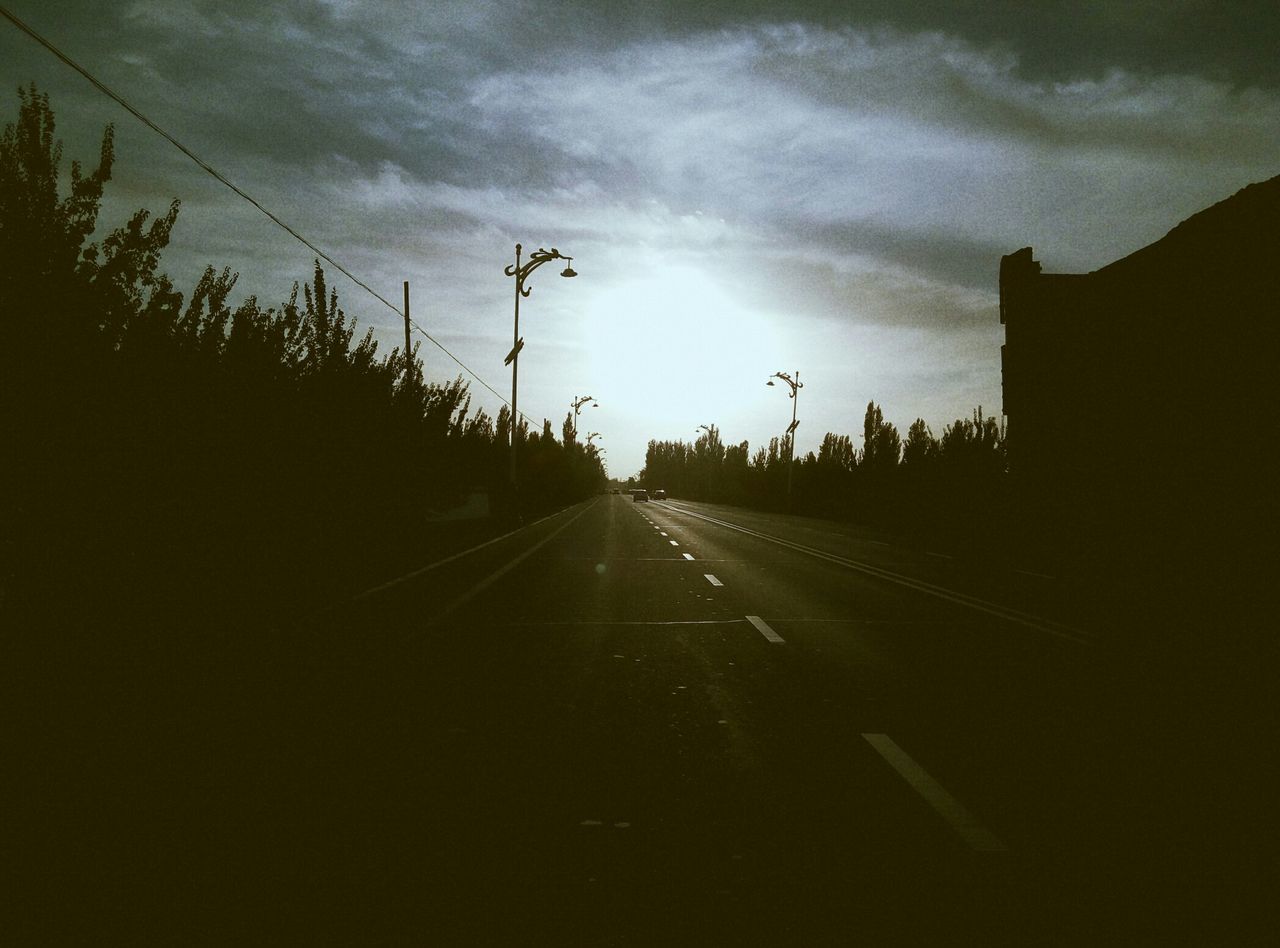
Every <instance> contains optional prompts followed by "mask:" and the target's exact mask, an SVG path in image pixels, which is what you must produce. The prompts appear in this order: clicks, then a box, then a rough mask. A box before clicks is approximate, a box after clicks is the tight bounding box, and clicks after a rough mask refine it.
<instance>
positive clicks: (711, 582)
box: [702, 573, 724, 586]
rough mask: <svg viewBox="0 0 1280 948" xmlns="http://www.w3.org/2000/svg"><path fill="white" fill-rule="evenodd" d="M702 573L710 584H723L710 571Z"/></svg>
mask: <svg viewBox="0 0 1280 948" xmlns="http://www.w3.org/2000/svg"><path fill="white" fill-rule="evenodd" d="M702 575H703V576H705V577H706V578H707V582H709V583H710V584H711V585H712V586H723V585H724V583H722V582H720V580H718V579H716V578H715V577H714V576H712V575H711V574H710V573H703V574H702Z"/></svg>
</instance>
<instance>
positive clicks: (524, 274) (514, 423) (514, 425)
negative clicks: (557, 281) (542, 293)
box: [503, 244, 578, 488]
mask: <svg viewBox="0 0 1280 948" xmlns="http://www.w3.org/2000/svg"><path fill="white" fill-rule="evenodd" d="M520 249H521V248H520V245H519V244H516V262H515V264H514V265H513V266H509V267H507V268H506V269H505V270H504V271H503V272H504V273H506V275H507V276H509V277H515V278H516V320H515V332H514V333H513V334H512V340H513V341H512V343H511V351H510V352H509V353H507V358H506V359H505V360H504V362H503V364H504V365H510V366H511V486H512V488H515V487H516V482H517V475H516V431H517V429H518V428H519V426H520V412H519V410H518V409H517V407H516V404H517V403H516V379H517V370H518V369H519V366H520V350H521V349H523V348H524V340H523V339H521V338H520V297H522V296H528V295H529V294H530V293H531V292H532V291H533V287H531V286H525V285H524V282H525V280H527V279H528V278H529V274H530V273H532V272H533V271H534V270H536V269H538V267H540V266H542V265H543V264H544V263H547V262H549V261H551V260H563V261H564V262H565V268H564V269H563V270H562V271H560V275H561V276H562V277H576V276H577V275H578V274H577V272H576V271H575V270H574V269H573V258H572V257H566V256H565V255H564V254H562V253H561V252H560V251H559V250H557V249H556V248H555V247H552V248H551V249H550V250H543V249H542V248H541V247H539V248H538V249H537V250H535V251H534V252H533V253H531V254H529V259H528V261H527V262H526V263H524V264H521V263H520Z"/></svg>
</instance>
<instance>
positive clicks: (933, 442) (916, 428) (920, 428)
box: [902, 418, 938, 470]
mask: <svg viewBox="0 0 1280 948" xmlns="http://www.w3.org/2000/svg"><path fill="white" fill-rule="evenodd" d="M937 457H938V441H937V439H936V438H934V436H933V432H932V431H930V430H929V426H928V425H926V424H925V423H924V419H923V418H917V419H916V420H915V421H913V422H912V423H911V427H910V428H908V429H907V440H906V443H904V444H903V446H902V464H903V466H904V467H907V468H911V469H913V470H916V469H919V468H922V467H923V466H924V465H926V464H930V463H932V462H933V461H935V460H937Z"/></svg>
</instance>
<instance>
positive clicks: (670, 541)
mask: <svg viewBox="0 0 1280 948" xmlns="http://www.w3.org/2000/svg"><path fill="white" fill-rule="evenodd" d="M667 542H668V543H670V544H671V545H672V546H679V545H680V544H679V543H677V542H676V541H675V540H668V541H667Z"/></svg>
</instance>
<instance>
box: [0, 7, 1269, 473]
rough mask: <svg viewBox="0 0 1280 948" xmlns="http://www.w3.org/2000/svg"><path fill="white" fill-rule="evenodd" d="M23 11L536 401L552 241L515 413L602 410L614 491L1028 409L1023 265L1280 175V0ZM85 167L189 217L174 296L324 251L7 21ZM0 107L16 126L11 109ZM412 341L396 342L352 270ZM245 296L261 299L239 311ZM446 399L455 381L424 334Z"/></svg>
mask: <svg viewBox="0 0 1280 948" xmlns="http://www.w3.org/2000/svg"><path fill="white" fill-rule="evenodd" d="M1171 5H1173V6H1174V7H1175V8H1176V11H1175V12H1176V15H1173V16H1170V17H1167V18H1165V19H1163V20H1161V19H1159V18H1158V17H1156V16H1155V15H1154V11H1155V9H1156V8H1157V7H1158V6H1159V5H1158V4H1157V5H1153V4H1147V3H1142V4H1122V3H1113V2H1102V0H1098V2H1091V0H1089V2H1086V0H1081V2H1075V0H1071V2H1068V0H1016V2H1015V0H1007V2H1006V0H992V2H990V3H983V4H955V3H953V2H949V0H917V2H913V3H901V2H900V0H859V3H857V4H832V3H829V2H825V0H777V2H764V3H750V4H743V3H741V2H725V3H712V2H705V3H690V2H686V0H679V2H676V0H653V2H651V3H644V4H626V5H623V4H602V3H599V2H598V0H593V2H589V3H588V2H578V0H557V2H555V3H550V2H541V0H530V2H527V3H522V4H518V5H517V8H518V13H519V15H518V16H515V15H513V12H512V11H513V7H512V5H511V4H510V3H496V2H484V0H458V2H449V0H439V2H432V3H419V4H404V3H391V2H386V0H341V2H336V0H330V2H312V0H297V2H293V3H289V4H264V3H261V2H259V0H131V2H129V3H124V4H104V3H100V2H97V0H59V2H58V3H54V4H50V3H48V2H41V0H8V2H7V6H8V7H10V8H11V9H12V10H13V11H14V13H15V14H16V15H18V16H19V17H21V18H23V19H24V20H26V21H27V22H28V23H30V24H31V25H32V26H33V27H34V28H35V29H37V30H38V31H40V32H41V33H43V34H44V35H45V36H47V37H48V38H49V39H50V40H51V41H53V42H54V43H55V44H57V45H58V46H60V47H61V48H62V49H63V50H64V51H65V52H66V53H67V54H68V55H70V56H71V57H73V58H74V59H76V60H78V61H80V62H81V63H82V64H83V65H84V66H86V67H87V68H88V69H90V70H91V71H92V72H93V73H95V74H96V75H97V76H98V78H99V79H101V80H102V81H103V82H105V83H107V84H108V85H109V86H111V87H112V88H114V89H116V90H117V91H118V92H120V93H121V94H123V95H124V96H125V98H127V99H128V100H130V101H131V102H132V103H133V104H134V105H135V106H136V107H138V108H139V109H141V110H142V111H143V112H145V113H146V114H147V115H149V116H150V117H151V118H152V119H153V120H154V121H156V122H158V123H159V124H160V125H161V126H163V127H165V128H166V129H168V130H169V131H170V132H171V133H173V134H174V135H175V136H176V137H177V138H178V139H179V140H181V141H182V142H183V143H184V144H186V145H187V146H188V147H190V148H192V149H193V150H194V151H195V152H196V153H197V154H199V155H201V157H202V158H204V159H205V160H206V161H208V162H209V163H210V164H212V165H213V166H214V167H216V168H218V169H219V170H220V171H222V172H223V173H224V174H225V175H226V176H227V177H228V178H229V179H230V180H232V181H234V182H236V183H237V184H238V185H239V186H241V187H242V188H244V189H245V190H246V191H248V192H249V193H250V194H252V195H254V196H255V197H256V198H258V199H259V200H261V201H262V202H263V203H264V204H265V205H266V206H268V207H270V208H271V209H272V210H273V211H274V212H276V213H277V214H278V215H279V216H281V217H282V218H283V219H284V220H286V221H288V222H289V223H290V224H291V225H293V226H294V227H296V228H297V229H298V230H299V231H300V232H302V233H304V234H306V235H307V236H308V237H309V238H310V239H312V240H313V241H314V242H315V243H316V244H318V245H319V246H321V247H323V248H325V250H326V251H327V252H329V253H331V254H332V255H333V256H334V257H335V258H336V259H338V260H340V261H342V262H343V263H344V264H345V265H346V266H348V267H349V268H350V269H352V270H353V271H354V272H356V273H357V275H358V276H359V277H360V278H361V279H362V280H364V281H365V282H367V283H368V284H369V285H370V286H372V287H374V288H375V289H376V290H377V291H378V292H379V293H381V294H382V295H383V296H385V297H387V298H388V299H391V300H393V301H395V302H396V303H397V304H398V303H399V299H400V294H401V283H402V281H404V280H408V281H409V282H410V283H411V287H412V293H413V295H412V300H413V314H414V317H415V319H416V320H417V321H418V322H419V323H421V324H422V325H423V326H424V327H426V328H427V329H428V331H430V332H431V333H432V334H433V335H435V336H436V337H437V338H438V339H439V340H440V341H441V342H443V343H444V344H445V345H447V346H448V347H449V348H450V349H451V350H452V351H453V352H454V353H455V354H456V355H457V356H458V357H459V358H461V359H462V360H463V361H464V362H466V363H467V364H468V365H469V366H470V367H471V368H472V369H474V370H475V371H476V372H477V373H478V374H479V375H480V376H481V377H482V378H484V379H485V380H486V381H487V382H488V383H489V384H490V385H492V387H493V388H494V389H495V390H496V391H497V392H498V393H501V394H500V396H499V395H494V394H492V393H491V392H489V391H488V390H487V389H485V388H484V387H482V386H481V385H479V384H477V383H473V384H472V389H471V390H472V394H473V404H474V406H475V407H476V408H483V409H484V410H485V411H486V412H488V413H489V414H490V415H495V414H496V413H497V411H498V409H499V407H500V405H501V404H502V401H501V399H502V398H507V397H509V395H510V390H511V376H510V371H509V370H508V369H505V368H504V367H503V365H502V359H503V357H504V356H505V355H506V354H507V352H508V350H509V349H510V348H511V318H512V286H511V281H510V279H509V278H506V277H504V276H503V273H502V271H503V267H505V266H506V265H507V264H509V263H511V262H513V259H514V247H515V244H516V243H517V242H519V243H522V244H523V245H524V247H525V248H526V251H529V250H532V249H534V248H537V247H539V246H545V247H548V248H550V247H553V246H555V247H558V248H559V249H561V250H562V251H563V252H564V253H566V254H572V255H573V257H574V267H575V269H576V270H578V271H579V273H580V274H581V276H579V277H578V279H576V280H560V279H559V278H558V277H557V276H556V275H555V271H554V270H553V268H552V267H551V266H550V265H548V266H547V267H545V268H543V269H541V270H539V271H538V273H537V274H536V275H535V278H534V279H533V283H534V286H535V290H534V293H533V294H532V296H531V297H530V298H529V300H528V301H527V303H526V304H525V305H522V312H521V335H523V336H524V337H525V339H526V347H525V349H524V352H523V353H522V355H521V360H520V408H521V410H522V411H523V412H524V413H526V414H527V415H528V416H530V417H531V418H532V419H533V420H534V423H535V424H541V420H542V419H543V418H547V419H550V420H551V421H552V425H553V430H554V431H555V432H556V434H557V436H559V431H560V422H561V421H562V420H563V419H564V414H565V412H566V411H567V410H568V405H569V402H570V400H571V399H572V398H573V397H574V395H575V394H577V395H581V394H593V395H595V396H597V398H598V399H599V401H600V407H599V408H598V409H588V410H589V411H590V416H589V417H590V418H591V423H590V427H589V428H587V429H586V430H590V431H599V432H601V434H602V435H603V440H602V441H601V442H600V443H601V444H603V445H604V446H605V447H607V448H608V454H607V461H608V465H609V469H610V472H611V473H613V474H615V475H619V476H623V477H625V476H627V475H628V474H632V473H635V472H636V471H637V470H638V469H639V468H640V466H641V464H642V463H643V460H644V450H645V444H646V442H647V441H648V440H649V439H650V438H657V439H677V438H685V439H692V438H693V437H694V436H695V429H696V428H697V426H698V425H701V424H715V425H717V426H718V427H719V428H720V429H721V431H722V436H723V438H724V439H725V440H726V441H728V442H739V441H742V440H747V441H749V442H750V444H751V448H752V450H754V449H755V448H757V447H760V446H761V445H763V444H765V443H766V442H767V441H768V439H769V438H770V437H772V436H776V435H778V434H780V433H781V432H782V431H783V430H784V429H785V427H786V425H787V423H788V422H789V420H790V404H789V403H788V402H787V399H786V398H785V396H784V395H782V394H780V392H779V389H778V388H776V387H775V388H766V387H765V385H764V380H765V379H766V378H767V377H768V376H769V375H771V374H772V373H774V372H777V371H787V372H795V371H797V370H799V371H800V372H801V375H802V378H803V380H804V382H805V388H804V390H803V391H802V392H801V399H800V403H799V409H800V419H801V426H800V429H799V432H798V439H797V446H798V449H799V451H800V452H805V451H809V450H814V449H816V447H817V445H818V443H819V442H820V441H821V438H822V435H823V434H824V433H825V432H827V431H833V432H836V433H838V434H851V435H853V436H854V438H855V440H857V439H858V437H859V435H860V432H861V426H862V415H863V411H864V409H865V407H866V404H867V402H868V401H870V400H872V399H874V400H875V401H876V402H877V403H879V404H880V405H881V406H882V408H883V410H884V414H885V417H886V418H887V419H888V420H890V421H892V422H893V423H894V424H896V425H897V426H898V428H899V430H900V431H903V432H905V430H906V428H907V426H909V425H910V424H911V422H912V421H913V420H914V419H915V418H917V417H922V418H924V419H925V421H926V422H927V423H928V424H929V425H930V426H931V427H932V428H933V429H934V432H935V434H940V433H941V430H942V427H943V426H944V425H946V424H947V423H949V422H951V421H954V420H955V419H956V418H957V417H961V416H967V415H968V414H969V413H970V412H971V411H972V410H973V409H974V408H975V407H976V406H978V405H982V406H983V407H984V409H985V410H986V411H987V413H988V414H998V413H999V409H1000V344H1001V343H1002V342H1003V341H1004V338H1003V329H1002V327H1001V326H1000V325H999V318H998V312H997V300H998V286H997V274H998V268H999V260H1000V255H1001V254H1004V253H1009V252H1011V251H1014V250H1017V249H1018V248H1020V247H1023V246H1027V245H1032V246H1034V247H1035V250H1036V254H1037V257H1038V258H1039V259H1040V260H1041V261H1042V262H1043V263H1044V265H1045V268H1046V270H1048V271H1059V272H1072V271H1087V270H1091V269H1096V268H1098V267H1101V266H1104V265H1106V264H1108V263H1110V262H1112V261H1113V260H1115V259H1117V258H1119V257H1121V256H1124V255H1126V254H1128V253H1131V252H1133V251H1134V250H1137V249H1138V248H1140V247H1142V246H1145V245H1146V244H1148V243H1151V242H1152V241H1155V240H1157V239H1159V238H1160V237H1162V236H1163V235H1164V234H1165V233H1166V232H1167V231H1168V230H1169V229H1170V228H1171V227H1173V226H1174V225H1176V224H1177V223H1178V222H1179V221H1181V220H1183V219H1185V218H1187V217H1189V216H1190V215H1191V214H1193V213H1195V212H1196V211H1199V210H1201V209H1202V208H1204V207H1206V206H1208V205H1209V204H1212V203H1214V202H1215V201H1218V200H1221V199H1223V198H1225V197H1227V196H1229V195H1230V194H1232V193H1234V192H1235V191H1237V190H1239V189H1240V188H1242V187H1244V186H1245V185H1247V184H1250V183H1252V182H1255V181H1261V180H1265V179H1267V178H1270V177H1272V176H1274V175H1275V174H1276V173H1277V172H1280V158H1278V157H1277V156H1280V59H1278V58H1277V57H1276V56H1275V50H1276V49H1277V48H1280V6H1277V5H1276V4H1275V3H1274V0H1214V2H1213V3H1209V2H1203V0H1185V2H1184V0H1179V2H1177V3H1176V4H1171ZM0 79H3V86H4V87H5V88H7V89H9V90H14V89H16V88H17V87H18V86H19V85H20V84H21V85H25V84H28V83H31V82H33V81H34V82H35V83H36V84H37V85H38V86H39V88H40V89H41V90H42V91H45V92H48V93H49V95H50V97H51V101H52V104H53V107H54V111H55V114H56V116H57V119H58V134H59V136H60V137H61V138H63V139H64V141H65V151H64V171H65V167H66V165H67V164H69V161H70V159H72V158H77V159H80V160H81V161H82V162H88V161H91V160H92V159H93V158H94V156H95V155H96V148H97V142H98V139H99V137H100V135H101V131H102V128H103V126H104V125H106V124H107V123H109V122H110V123H114V124H115V126H116V132H117V136H116V157H117V165H116V170H115V174H114V178H113V181H112V183H111V185H110V186H109V189H108V196H107V200H106V202H105V203H104V209H103V221H104V223H106V224H107V225H108V226H110V227H115V226H118V225H119V224H121V223H123V222H124V221H125V220H126V219H127V216H128V215H129V214H130V213H131V212H132V211H133V210H135V209H136V208H138V207H146V208H149V209H151V210H152V211H153V212H157V211H162V210H163V209H164V208H165V207H166V206H167V205H168V203H169V201H170V200H172V199H173V198H175V197H176V198H179V199H181V200H182V202H183V208H182V212H181V215H180V216H179V218H178V223H177V226H176V227H175V229H174V233H173V240H172V243H171V246H170V250H169V252H168V254H167V255H166V257H165V259H164V264H163V266H164V269H165V270H167V272H168V273H169V274H170V275H171V276H172V277H173V279H174V282H175V284H176V286H177V288H178V289H180V290H182V291H184V292H189V291H190V289H191V287H192V286H193V285H194V282H195V278H196V277H197V276H198V274H199V272H200V270H202V269H203V268H204V266H206V265H207V264H212V265H214V266H215V267H218V268H221V267H223V266H229V267H230V268H231V269H232V270H234V271H238V272H239V273H240V275H241V278H240V283H239V284H238V287H237V290H238V293H239V294H240V296H241V297H243V296H247V295H249V294H256V295H257V296H258V297H259V298H260V300H262V301H263V302H267V303H279V302H282V301H283V300H284V299H286V298H287V297H288V294H289V289H290V286H291V285H292V283H293V282H294V281H295V280H306V279H308V278H309V276H310V273H311V261H312V254H311V253H310V252H309V251H307V250H306V249H305V248H303V247H301V246H300V245H298V244H296V243H294V242H293V240H292V239H291V238H289V237H288V236H287V235H285V234H284V233H283V232H281V231H280V230H278V229H277V228H275V227H274V226H273V225H271V224H270V223H268V222H267V221H266V220H265V219H264V218H262V217H261V215H259V214H258V212H257V211H255V210H253V209H252V208H250V207H249V206H248V205H246V204H245V203H244V202H243V201H241V200H239V199H238V198H236V197H235V196H234V195H232V194H231V193H230V192H229V191H227V190H226V189H225V188H223V187H222V186H221V185H218V184H216V183H215V182H213V181H212V180H211V179H210V178H209V177H208V176H206V175H204V174H203V173H202V172H200V171H199V170H198V169H197V168H196V167H195V166H194V165H192V164H191V162H190V161H188V160H187V159H186V158H185V157H183V156H181V155H180V154H178V153H177V152H176V151H175V150H174V149H173V148H172V147H171V146H170V145H168V144H167V143H165V142H164V141H163V140H161V139H159V138H158V137H157V136H156V135H155V134H154V133H152V132H150V131H148V130H146V129H145V128H143V127H142V126H141V125H140V124H139V123H138V122H137V121H136V120H135V119H133V118H132V117H131V116H129V115H128V114H126V113H124V112H123V111H122V110H121V109H120V108H119V107H118V106H117V105H115V104H114V103H112V102H111V101H110V100H108V99H106V98H105V97H103V96H102V95H101V94H100V93H98V92H97V91H95V90H94V89H93V88H92V87H90V86H89V85H88V83H86V82H85V81H84V79H83V78H81V77H79V76H77V75H76V74H75V73H73V72H72V71H71V70H69V69H68V68H67V67H66V66H65V65H63V64H62V63H59V62H58V61H57V60H56V59H55V58H54V57H52V56H51V55H50V54H49V53H48V52H46V51H44V50H43V49H41V48H40V47H39V46H37V45H36V44H35V43H33V42H32V41H31V40H30V39H28V38H27V37H25V36H23V35H22V34H21V33H20V32H19V31H18V30H16V29H15V28H13V27H12V26H11V25H9V24H8V23H7V22H0ZM10 95H11V97H10V98H8V99H5V100H0V121H6V122H7V121H11V120H12V117H13V116H14V115H15V114H16V111H17V98H16V96H12V94H11V93H10ZM330 283H331V285H333V286H334V287H336V288H337V289H338V292H339V295H340V298H341V303H342V305H343V306H344V308H345V309H346V310H347V311H348V312H349V313H350V314H352V315H353V316H355V317H357V319H358V320H359V322H360V324H361V326H370V327H372V328H373V329H374V333H375V337H376V338H377V339H378V340H379V343H380V347H381V350H382V351H383V352H386V351H389V350H390V349H392V348H393V347H396V346H398V345H400V344H402V340H403V328H402V325H401V324H400V323H399V320H398V318H397V317H396V315H395V314H394V313H392V312H390V311H388V310H387V309H386V308H385V307H383V306H382V305H381V304H379V303H377V302H375V301H373V300H371V299H370V298H369V297H367V296H366V295H365V294H364V293H363V292H362V291H360V290H358V289H357V288H356V287H354V286H352V285H351V284H349V283H347V282H346V281H345V279H343V278H341V277H339V276H336V275H334V274H331V275H330ZM237 301H238V300H237ZM422 355H423V356H424V358H425V362H426V369H427V376H428V378H431V379H437V380H444V379H450V378H452V377H454V376H455V375H456V374H458V373H459V372H460V370H459V369H458V367H457V366H456V365H455V364H454V363H452V362H450V361H448V360H447V359H446V357H444V356H443V355H442V354H441V353H440V352H439V351H438V350H436V349H435V348H434V347H433V346H431V345H430V344H429V343H426V342H425V341H424V343H423V347H422Z"/></svg>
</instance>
